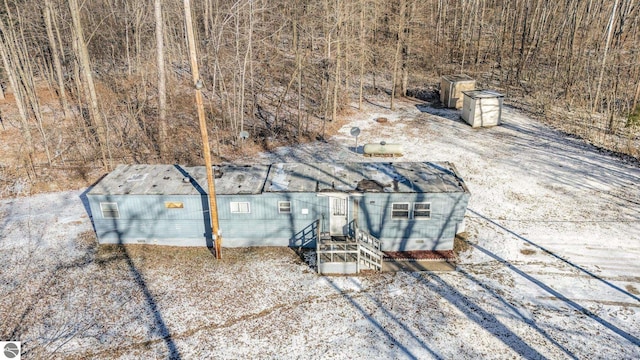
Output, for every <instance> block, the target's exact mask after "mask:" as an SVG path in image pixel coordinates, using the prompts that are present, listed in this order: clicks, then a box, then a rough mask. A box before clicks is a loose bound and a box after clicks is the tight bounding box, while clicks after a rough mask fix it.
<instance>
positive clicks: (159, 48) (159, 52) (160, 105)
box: [153, 0, 168, 161]
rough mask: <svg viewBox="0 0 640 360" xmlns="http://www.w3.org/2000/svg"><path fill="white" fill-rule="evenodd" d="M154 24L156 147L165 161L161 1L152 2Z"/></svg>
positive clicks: (165, 123) (165, 118) (165, 124)
mask: <svg viewBox="0 0 640 360" xmlns="http://www.w3.org/2000/svg"><path fill="white" fill-rule="evenodd" d="M153 10H154V15H155V22H156V57H157V61H158V125H159V126H158V147H159V149H160V159H162V160H163V161H166V160H167V156H168V153H167V85H166V82H167V76H166V72H165V63H164V26H163V24H162V0H155V1H154V2H153Z"/></svg>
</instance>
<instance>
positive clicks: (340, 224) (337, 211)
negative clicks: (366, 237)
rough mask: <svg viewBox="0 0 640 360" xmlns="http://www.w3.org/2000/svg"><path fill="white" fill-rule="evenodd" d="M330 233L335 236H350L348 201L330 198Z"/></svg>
mask: <svg viewBox="0 0 640 360" xmlns="http://www.w3.org/2000/svg"><path fill="white" fill-rule="evenodd" d="M329 208H330V210H331V214H330V216H329V232H330V233H331V235H333V236H344V235H347V234H348V226H347V223H348V222H347V213H348V212H347V199H346V198H338V197H329Z"/></svg>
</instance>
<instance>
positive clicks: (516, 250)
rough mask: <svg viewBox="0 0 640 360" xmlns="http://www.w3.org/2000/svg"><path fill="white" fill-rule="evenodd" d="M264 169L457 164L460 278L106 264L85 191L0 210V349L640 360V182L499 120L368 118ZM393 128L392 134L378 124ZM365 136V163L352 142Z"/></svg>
mask: <svg viewBox="0 0 640 360" xmlns="http://www.w3.org/2000/svg"><path fill="white" fill-rule="evenodd" d="M365 105H366V107H365V109H363V111H355V110H354V112H353V114H352V115H351V116H350V121H349V123H348V124H347V125H345V126H344V127H343V128H342V129H341V130H340V134H339V135H337V136H335V137H332V138H331V139H329V140H328V141H327V142H326V143H312V144H306V145H301V146H296V147H288V148H280V149H277V150H276V151H275V152H273V153H269V154H263V155H262V159H261V161H263V162H269V161H311V160H313V161H389V159H388V158H386V159H377V158H373V159H372V158H363V157H362V154H360V153H359V152H361V146H362V145H363V144H364V143H368V142H379V141H386V142H387V143H399V144H402V145H403V147H404V149H405V155H404V156H403V157H402V158H396V159H394V161H451V162H453V163H454V164H455V165H456V167H457V168H458V171H459V172H460V173H461V175H462V176H463V178H464V179H465V181H466V184H467V186H468V187H469V189H470V191H471V194H472V195H471V200H470V203H469V210H468V212H467V216H466V220H465V221H466V229H467V232H468V239H469V242H470V246H469V249H468V250H467V251H465V252H463V253H462V254H461V256H460V264H459V266H458V270H457V271H455V272H415V273H382V274H374V275H366V276H359V277H323V276H318V275H316V274H315V273H314V272H313V269H311V268H310V267H309V265H307V264H306V263H304V262H303V261H302V260H301V259H300V258H299V257H298V256H297V255H296V254H295V253H294V252H293V251H292V250H289V249H272V248H267V249H226V250H225V252H224V255H225V259H223V260H222V261H216V260H214V258H213V257H212V256H211V254H210V253H209V252H208V251H207V250H206V249H179V248H163V247H160V248H158V247H156V248H153V247H144V246H141V247H135V246H134V247H128V248H127V249H113V248H107V249H105V248H98V247H97V246H96V245H95V240H94V237H93V233H92V230H91V229H92V228H91V223H90V220H89V217H88V215H87V212H86V210H85V208H84V206H83V202H82V200H81V195H82V190H78V191H68V192H61V193H52V194H43V195H37V196H32V197H27V198H18V199H11V200H2V201H0V263H1V264H2V268H1V269H2V270H1V271H0V340H21V341H22V342H23V348H24V351H25V354H24V356H25V358H41V357H50V356H53V357H60V358H86V357H93V358H132V359H133V358H141V357H142V358H163V357H173V358H239V359H245V358H278V359H280V358H323V359H334V358H335V359H372V358H374V359H375V358H385V359H386V358H398V359H429V358H445V359H477V358H492V359H494V358H499V359H503V358H504V359H506V358H509V359H512V358H527V359H538V358H539V359H544V358H547V359H593V358H599V359H637V358H640V187H639V186H640V185H639V184H640V169H639V168H638V166H637V164H629V163H625V162H624V161H622V160H620V159H618V158H615V157H612V156H610V155H607V154H605V153H602V152H599V151H597V149H595V148H593V147H592V146H590V145H587V144H585V143H584V142H582V141H581V140H578V139H575V138H573V137H570V136H567V135H564V134H562V133H559V132H556V131H553V130H551V129H549V128H547V127H545V126H544V125H541V124H540V123H538V122H536V121H534V120H531V119H530V118H528V117H527V116H525V115H524V114H523V113H521V112H519V111H517V110H515V109H513V108H509V107H506V108H505V109H504V112H503V124H502V125H501V126H499V127H494V128H489V129H471V128H470V127H469V126H467V125H466V124H464V123H463V122H462V121H461V120H460V119H459V112H458V111H455V110H448V109H437V108H432V107H429V106H426V105H425V104H423V103H420V102H413V101H409V100H407V101H403V102H401V103H400V104H399V105H398V108H397V109H396V110H395V111H390V110H389V109H388V108H387V104H386V103H385V104H382V103H374V102H367V103H365ZM379 117H385V118H387V119H388V120H389V121H388V122H387V123H378V122H376V121H375V119H377V118H379ZM354 126H357V127H359V128H360V129H361V135H360V136H359V138H358V148H355V139H354V138H353V137H352V136H350V134H349V131H350V129H351V128H352V127H354Z"/></svg>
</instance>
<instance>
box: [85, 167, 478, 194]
mask: <svg viewBox="0 0 640 360" xmlns="http://www.w3.org/2000/svg"><path fill="white" fill-rule="evenodd" d="M214 168H215V172H216V179H215V186H216V194H218V195H234V194H260V193H262V192H270V193H283V192H398V193H440V192H467V191H468V190H467V188H466V186H465V185H464V182H463V181H462V179H461V178H460V177H459V176H458V174H457V172H456V169H455V167H454V166H453V164H451V163H448V162H442V163H434V162H394V163H392V162H369V163H278V164H272V165H231V164H223V165H216V166H215V167H214ZM206 189H207V175H206V171H205V167H204V166H195V167H186V166H180V165H119V166H118V167H116V169H115V170H113V171H112V172H111V173H109V174H108V175H106V176H105V177H104V178H103V179H101V180H100V181H99V182H98V183H97V184H96V185H95V186H94V187H93V188H92V189H91V190H90V191H89V193H88V194H89V195H125V194H138V195H197V194H205V193H206V192H207V190H206Z"/></svg>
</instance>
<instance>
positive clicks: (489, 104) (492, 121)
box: [462, 90, 504, 128]
mask: <svg viewBox="0 0 640 360" xmlns="http://www.w3.org/2000/svg"><path fill="white" fill-rule="evenodd" d="M462 93H463V94H464V104H463V106H462V119H463V120H464V121H466V122H467V124H469V125H471V127H474V128H475V127H488V126H496V125H500V121H501V119H502V101H503V99H504V95H503V94H500V93H498V92H495V91H491V90H474V91H463V92H462Z"/></svg>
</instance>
